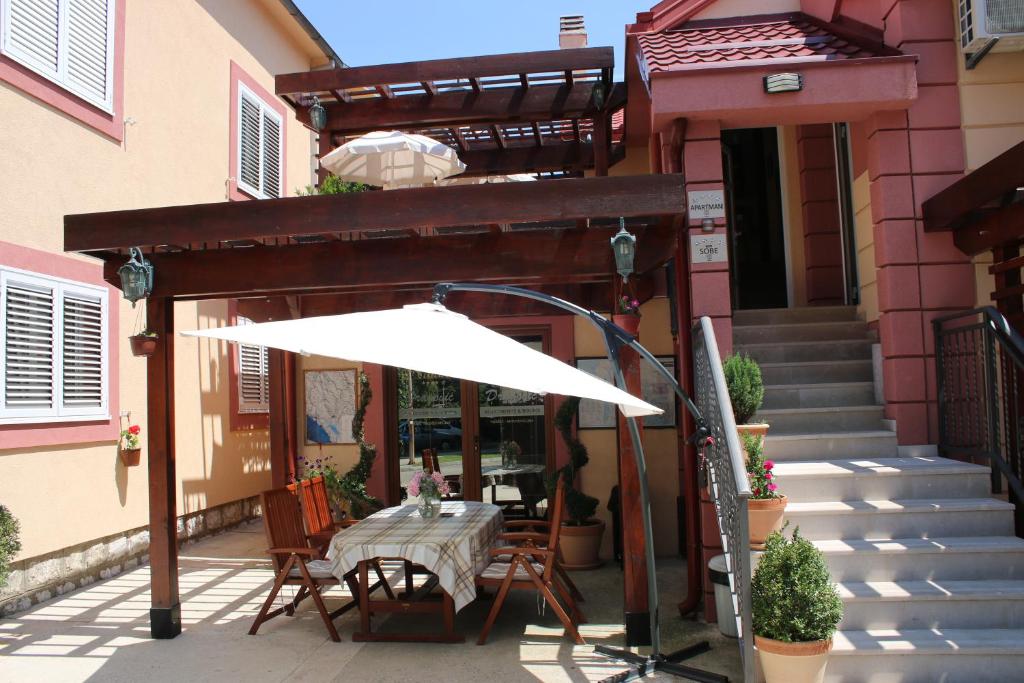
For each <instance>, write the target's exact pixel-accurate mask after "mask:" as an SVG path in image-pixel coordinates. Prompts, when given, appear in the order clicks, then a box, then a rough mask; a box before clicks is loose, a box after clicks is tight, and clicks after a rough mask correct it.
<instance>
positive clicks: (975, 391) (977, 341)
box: [932, 306, 1024, 536]
mask: <svg viewBox="0 0 1024 683" xmlns="http://www.w3.org/2000/svg"><path fill="white" fill-rule="evenodd" d="M957 321H962V322H960V323H959V324H953V323H956V322H957ZM932 324H933V330H934V334H935V370H936V386H937V390H938V391H937V394H938V404H939V405H938V408H939V451H940V452H941V453H942V454H944V455H956V456H960V457H962V458H971V459H973V458H982V459H986V460H988V462H989V463H990V464H991V466H992V491H993V492H994V493H1001V492H1002V485H1003V481H1004V480H1005V482H1006V484H1007V486H1008V487H1009V497H1010V502H1012V503H1015V505H1016V511H1015V516H1016V527H1017V535H1018V536H1024V509H1022V508H1024V505H1022V503H1024V484H1022V483H1021V479H1022V475H1024V452H1022V451H1024V448H1022V446H1024V410H1022V408H1024V388H1022V385H1024V337H1022V336H1021V335H1020V333H1018V332H1017V331H1016V330H1015V329H1014V328H1013V326H1012V325H1010V322H1009V321H1008V320H1007V319H1006V317H1005V316H1003V314H1002V313H1000V312H999V311H998V310H996V309H995V308H994V307H992V306H983V307H980V308H974V309H971V310H968V311H961V312H959V313H953V314H950V315H945V316H942V317H940V318H936V319H935V320H934V321H933V322H932Z"/></svg>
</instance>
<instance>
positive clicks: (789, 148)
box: [779, 126, 807, 306]
mask: <svg viewBox="0 0 1024 683" xmlns="http://www.w3.org/2000/svg"><path fill="white" fill-rule="evenodd" d="M779 165H780V166H781V167H782V168H781V171H782V172H781V173H780V174H779V177H780V180H781V189H782V198H783V203H782V212H783V215H782V220H783V230H785V231H786V238H787V241H788V243H789V256H788V258H787V261H788V263H787V270H788V271H789V273H790V279H791V281H792V300H791V301H790V302H789V305H790V306H806V305H807V278H806V277H805V276H804V212H803V206H802V202H801V196H802V195H801V190H800V156H799V152H798V150H797V144H796V126H780V127H779Z"/></svg>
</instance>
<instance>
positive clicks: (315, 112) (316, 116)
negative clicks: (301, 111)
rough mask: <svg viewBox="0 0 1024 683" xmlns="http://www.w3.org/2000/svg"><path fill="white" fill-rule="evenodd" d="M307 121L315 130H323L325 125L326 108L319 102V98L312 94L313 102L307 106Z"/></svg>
mask: <svg viewBox="0 0 1024 683" xmlns="http://www.w3.org/2000/svg"><path fill="white" fill-rule="evenodd" d="M309 122H310V123H311V124H313V127H314V128H316V129H317V130H323V129H324V128H325V127H326V126H327V110H326V109H325V108H324V105H322V104H320V98H319V97H317V96H316V95H313V104H311V105H310V106H309Z"/></svg>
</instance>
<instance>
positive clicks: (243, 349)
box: [235, 316, 270, 413]
mask: <svg viewBox="0 0 1024 683" xmlns="http://www.w3.org/2000/svg"><path fill="white" fill-rule="evenodd" d="M251 323H252V321H251V320H249V319H248V318H245V317H243V316H238V318H237V320H236V322H235V324H236V325H249V324H251ZM236 347H237V349H238V412H239V413H269V412H270V351H269V349H267V347H265V346H253V345H252V344H236Z"/></svg>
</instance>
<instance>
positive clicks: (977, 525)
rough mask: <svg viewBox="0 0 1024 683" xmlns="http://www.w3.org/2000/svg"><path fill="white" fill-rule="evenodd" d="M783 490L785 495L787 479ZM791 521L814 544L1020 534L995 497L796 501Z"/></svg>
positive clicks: (788, 512)
mask: <svg viewBox="0 0 1024 683" xmlns="http://www.w3.org/2000/svg"><path fill="white" fill-rule="evenodd" d="M780 487H781V488H782V491H783V492H785V490H786V489H785V487H783V486H782V485H781V480H780ZM786 519H787V520H788V521H789V522H790V523H791V524H792V526H794V527H799V528H800V534H801V535H802V536H804V537H805V538H808V539H810V540H812V541H813V540H817V539H846V538H850V539H865V538H870V539H873V540H882V539H894V538H895V539H904V538H929V537H933V536H940V537H947V536H974V537H980V536H1012V535H1013V533H1014V531H1013V505H1011V504H1009V503H1007V502H1004V501H1001V500H996V499H995V498H947V499H942V498H935V499H914V498H911V499H903V500H863V499H861V500H836V501H818V502H809V503H807V502H805V503H798V502H793V503H790V504H789V505H787V506H786ZM1022 569H1024V567H1022Z"/></svg>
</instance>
